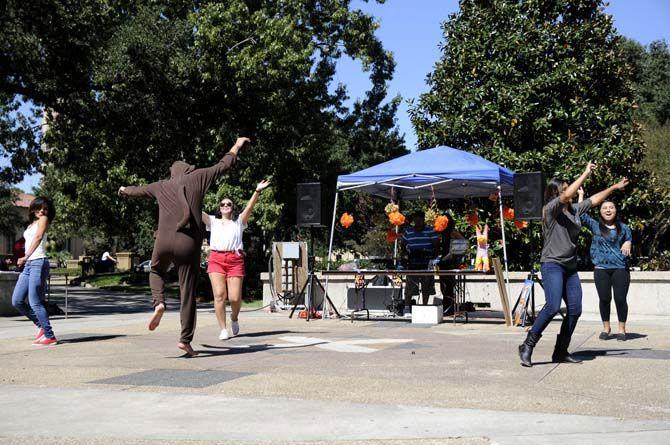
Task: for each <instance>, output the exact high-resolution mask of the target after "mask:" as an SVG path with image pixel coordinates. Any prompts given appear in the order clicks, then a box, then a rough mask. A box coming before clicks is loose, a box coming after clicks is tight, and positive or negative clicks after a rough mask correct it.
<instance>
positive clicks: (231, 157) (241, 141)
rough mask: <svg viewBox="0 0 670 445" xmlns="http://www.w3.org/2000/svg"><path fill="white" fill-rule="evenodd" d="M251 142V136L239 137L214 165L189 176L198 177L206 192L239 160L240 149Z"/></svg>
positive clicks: (200, 185) (201, 186)
mask: <svg viewBox="0 0 670 445" xmlns="http://www.w3.org/2000/svg"><path fill="white" fill-rule="evenodd" d="M250 143H251V140H250V139H249V138H246V137H240V138H237V141H235V144H234V145H233V146H232V147H231V148H230V150H228V152H227V153H226V154H224V155H223V157H222V158H221V159H220V160H219V162H217V163H216V164H214V165H212V166H211V167H207V168H199V169H197V170H196V171H194V172H193V173H192V174H191V175H189V176H193V177H194V178H197V181H198V187H199V188H200V190H201V191H202V193H205V192H206V191H207V190H208V189H209V187H210V186H211V185H212V183H213V182H214V181H215V180H216V178H218V177H219V176H220V175H221V174H223V173H224V172H225V171H226V170H228V169H229V168H230V167H232V166H233V164H235V162H237V155H238V153H239V152H240V150H242V148H243V147H245V146H246V145H248V144H250Z"/></svg>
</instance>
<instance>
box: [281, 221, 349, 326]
mask: <svg viewBox="0 0 670 445" xmlns="http://www.w3.org/2000/svg"><path fill="white" fill-rule="evenodd" d="M315 227H323V226H310V227H309V251H308V254H307V280H306V281H305V284H304V285H303V286H302V289H300V292H299V293H298V294H297V295H296V296H295V300H293V309H291V314H290V315H289V316H288V318H293V313H294V312H295V309H296V308H297V307H298V304H300V303H301V302H303V303H304V305H305V312H306V314H307V316H306V318H307V321H309V320H310V319H311V318H315V317H312V315H313V314H314V315H315V314H316V309H315V305H314V299H315V288H314V284H315V283H316V284H318V285H319V287H320V288H321V291H322V292H323V299H324V303H325V302H326V301H328V304H329V305H330V307H331V308H332V309H333V311H334V312H335V314H336V315H337V316H338V317H339V316H340V313H339V312H338V311H337V309H336V308H335V305H334V304H333V302H332V301H331V300H330V297H328V294H327V293H326V289H325V288H324V287H323V284H322V283H321V280H319V277H317V276H316V274H315V273H314V228H315Z"/></svg>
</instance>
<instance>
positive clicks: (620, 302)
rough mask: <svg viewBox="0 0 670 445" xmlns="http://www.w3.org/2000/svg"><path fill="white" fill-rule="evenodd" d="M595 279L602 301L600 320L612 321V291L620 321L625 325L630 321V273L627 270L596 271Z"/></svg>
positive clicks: (594, 272)
mask: <svg viewBox="0 0 670 445" xmlns="http://www.w3.org/2000/svg"><path fill="white" fill-rule="evenodd" d="M593 279H594V281H595V282H596V290H597V291H598V298H599V299H600V319H601V320H602V321H610V306H611V305H612V290H614V303H615V304H616V314H617V317H618V318H619V321H620V322H622V323H625V322H626V320H627V319H628V303H627V302H626V297H627V296H628V287H629V286H630V272H628V270H626V269H595V270H594V271H593Z"/></svg>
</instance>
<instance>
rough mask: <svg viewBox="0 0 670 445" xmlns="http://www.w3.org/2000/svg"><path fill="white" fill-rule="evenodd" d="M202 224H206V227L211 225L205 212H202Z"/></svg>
mask: <svg viewBox="0 0 670 445" xmlns="http://www.w3.org/2000/svg"><path fill="white" fill-rule="evenodd" d="M201 217H202V222H203V223H205V225H206V226H209V225H211V222H210V221H209V215H208V214H206V213H205V212H202V215H201Z"/></svg>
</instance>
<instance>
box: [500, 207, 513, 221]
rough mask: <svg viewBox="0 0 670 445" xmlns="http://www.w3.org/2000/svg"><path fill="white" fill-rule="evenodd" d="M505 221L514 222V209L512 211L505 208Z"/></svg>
mask: <svg viewBox="0 0 670 445" xmlns="http://www.w3.org/2000/svg"><path fill="white" fill-rule="evenodd" d="M502 213H503V219H505V221H513V220H514V209H511V208H509V207H507V206H504V207H503V212H502Z"/></svg>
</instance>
